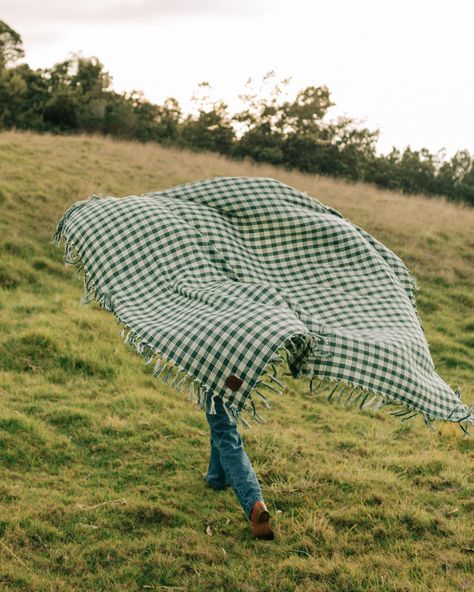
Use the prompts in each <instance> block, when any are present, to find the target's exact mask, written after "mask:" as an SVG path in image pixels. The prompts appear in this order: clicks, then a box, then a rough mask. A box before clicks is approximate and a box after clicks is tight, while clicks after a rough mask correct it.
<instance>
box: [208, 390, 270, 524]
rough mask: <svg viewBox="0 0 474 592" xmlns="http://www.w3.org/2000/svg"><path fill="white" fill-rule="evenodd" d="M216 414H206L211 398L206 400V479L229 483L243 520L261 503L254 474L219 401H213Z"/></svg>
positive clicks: (236, 431) (235, 426) (260, 495)
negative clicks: (208, 438)
mask: <svg viewBox="0 0 474 592" xmlns="http://www.w3.org/2000/svg"><path fill="white" fill-rule="evenodd" d="M215 408H216V413H215V414H212V413H210V412H209V409H210V397H208V398H207V401H206V418H207V421H208V423H209V427H210V429H211V442H212V444H211V460H210V463H209V471H210V473H209V472H208V475H209V478H210V477H211V476H212V478H213V479H215V478H216V477H218V479H217V480H218V482H219V479H220V480H221V481H220V482H221V483H222V482H225V480H226V481H227V483H230V484H231V485H232V488H233V490H234V492H235V494H236V496H237V499H238V500H239V503H240V505H241V506H242V508H243V510H244V512H245V515H246V517H247V518H248V517H249V514H250V510H251V509H252V506H253V505H254V503H255V502H256V501H263V497H262V492H261V490H260V485H259V483H258V480H257V475H256V474H255V471H254V470H253V467H252V465H251V463H250V460H249V457H248V456H247V453H246V452H245V450H244V447H243V442H242V438H241V436H240V434H239V431H238V429H237V423H236V422H235V421H231V420H230V418H229V417H228V415H227V413H226V412H225V410H224V406H223V403H222V399H221V398H220V397H216V398H215Z"/></svg>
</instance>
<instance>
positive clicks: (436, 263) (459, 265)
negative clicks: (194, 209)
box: [0, 132, 474, 592]
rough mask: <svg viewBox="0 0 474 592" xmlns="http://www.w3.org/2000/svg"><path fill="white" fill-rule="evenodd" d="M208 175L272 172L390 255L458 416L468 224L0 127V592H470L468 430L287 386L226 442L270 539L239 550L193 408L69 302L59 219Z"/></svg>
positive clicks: (123, 148) (242, 532) (108, 328)
mask: <svg viewBox="0 0 474 592" xmlns="http://www.w3.org/2000/svg"><path fill="white" fill-rule="evenodd" d="M214 175H262V176H269V177H273V178H277V179H279V180H281V181H283V182H285V183H288V184H289V185H292V186H294V187H296V188H298V189H300V190H303V191H306V192H307V193H308V194H309V195H313V196H314V197H317V198H318V199H319V200H321V201H322V202H323V203H325V204H327V205H330V206H332V207H335V208H336V209H338V210H339V211H340V212H341V213H343V214H344V216H346V217H347V218H348V219H350V220H351V221H353V222H354V223H356V224H359V225H360V226H362V227H363V228H364V229H366V230H367V231H368V232H370V233H371V234H373V235H374V236H375V237H376V238H378V239H379V240H381V241H382V242H384V243H385V244H386V245H387V246H389V247H390V248H391V249H392V250H394V251H395V252H396V253H397V254H398V255H400V256H401V257H402V258H403V259H404V261H405V262H406V263H407V265H408V266H409V268H410V269H411V271H412V272H413V273H414V274H415V276H416V277H417V280H418V284H419V286H420V292H419V293H418V305H419V314H420V316H421V318H422V320H423V324H424V327H425V332H426V335H427V338H428V342H429V344H430V349H431V352H432V355H433V359H434V362H435V366H436V368H437V371H438V372H439V374H440V375H441V376H442V377H443V378H444V379H445V380H446V382H448V384H450V385H452V386H456V385H459V386H460V388H461V391H462V394H463V400H464V401H465V402H466V403H470V404H473V403H474V386H473V384H474V381H473V378H474V362H473V355H472V354H473V348H474V312H473V308H474V306H473V305H474V298H473V293H474V237H473V234H472V229H473V228H474V210H469V209H464V208H461V207H455V206H453V205H451V204H448V203H446V202H445V201H444V200H441V199H440V200H438V199H428V198H425V197H422V196H420V197H407V196H401V195H396V194H393V193H389V192H381V191H377V190H375V189H374V188H372V187H368V186H365V185H363V184H358V185H347V184H344V183H342V182H336V181H333V180H330V179H323V178H318V177H314V176H309V175H302V174H300V173H289V172H285V171H283V170H280V169H277V168H274V167H271V166H267V165H265V166H258V165H253V164H249V163H237V162H231V161H227V160H225V159H224V158H222V157H218V156H215V155H210V154H193V153H189V152H181V151H179V150H170V149H164V148H162V147H160V146H156V145H140V144H135V143H125V142H118V141H111V140H108V139H105V138H91V137H86V136H78V137H51V136H47V135H46V136H37V135H34V134H30V133H21V134H20V133H13V132H11V133H10V132H9V133H3V134H0V208H1V217H0V257H1V259H0V329H1V331H0V389H1V395H2V407H1V410H0V590H34V591H37V590H45V591H46V590H48V591H49V590H58V591H59V590H61V591H63V590H70V591H75V590H84V591H85V590H88V591H90V590H94V591H96V590H114V591H116V590H123V591H127V592H128V591H132V590H146V589H149V590H166V589H177V590H192V591H204V590H216V591H217V590H227V591H230V590H232V591H234V590H236V591H242V592H251V591H269V592H270V591H274V590H275V591H281V592H283V591H285V592H286V591H289V590H301V591H303V590H304V591H307V590H318V591H347V592H349V591H350V592H355V591H367V590H377V591H387V592H388V591H397V592H401V591H407V592H408V591H412V590H415V591H418V590H419V591H422V590H423V591H426V590H430V591H439V592H441V591H443V592H444V591H446V590H468V589H469V588H470V587H471V586H472V584H473V579H472V568H473V562H472V558H473V553H472V549H473V547H474V528H473V524H472V511H473V509H474V506H473V501H472V500H473V492H474V488H473V483H472V466H473V457H474V454H473V452H474V446H473V440H472V436H471V437H469V438H465V437H461V432H460V430H459V429H458V428H457V426H454V425H450V424H441V425H440V424H438V425H437V426H436V427H437V429H438V430H439V432H438V433H432V432H429V431H428V430H427V429H426V428H425V427H424V425H423V423H422V421H421V420H420V419H419V418H416V419H415V420H411V421H410V422H406V423H401V422H400V421H399V420H398V419H396V418H393V417H391V416H389V415H387V414H384V413H383V412H380V413H379V414H377V415H376V416H375V417H369V412H357V411H345V410H343V409H338V408H337V407H335V406H333V405H331V404H329V403H327V402H326V401H325V400H324V399H320V398H317V396H310V395H309V394H308V393H307V385H306V383H304V382H300V381H297V380H293V379H291V378H290V377H285V383H286V384H287V385H288V388H287V390H286V392H285V393H284V395H275V396H273V397H272V401H273V403H274V407H273V409H271V410H269V411H266V412H265V413H264V416H265V417H266V418H267V420H268V423H267V424H263V425H252V427H251V429H250V430H249V431H244V432H243V433H242V436H243V438H244V441H245V444H246V448H247V452H248V454H249V456H250V458H251V459H252V461H253V463H254V467H255V469H256V471H257V474H258V475H259V478H260V481H261V485H262V489H263V493H264V496H265V499H266V501H267V505H268V506H269V507H270V508H271V510H272V513H273V515H274V525H275V529H276V532H277V537H278V541H275V542H274V543H264V542H254V541H252V540H251V538H250V529H249V525H248V524H247V523H246V522H245V520H244V517H243V513H242V511H241V509H240V506H239V505H238V503H237V500H236V499H235V498H234V495H233V493H232V491H226V492H214V491H211V490H208V489H206V488H205V487H204V485H203V479H202V474H203V473H204V472H205V470H206V468H207V462H208V453H209V441H208V428H207V423H206V420H205V417H204V414H203V412H202V411H199V410H197V409H196V408H195V406H194V405H193V404H190V403H189V402H188V401H187V400H186V396H185V395H182V396H181V397H179V396H178V395H177V394H175V393H174V391H172V390H170V389H168V388H167V387H166V386H163V385H161V384H160V383H159V381H158V380H156V379H154V378H153V377H152V376H151V370H150V368H149V367H146V366H145V365H144V364H143V361H142V359H141V358H139V357H138V356H137V355H136V354H134V353H133V352H131V351H130V350H129V349H127V348H126V347H125V346H124V345H123V343H121V340H120V338H119V335H118V328H117V325H116V323H115V321H114V318H113V316H112V315H111V314H110V313H107V312H106V311H104V310H101V309H100V307H99V306H98V305H97V304H96V303H91V304H89V305H87V306H82V305H80V303H79V299H80V297H81V295H82V286H81V284H80V283H79V282H78V280H77V279H75V278H74V274H73V271H72V270H71V269H70V268H66V267H65V266H64V265H63V262H62V252H61V250H59V249H57V248H55V247H54V246H52V245H51V244H50V243H49V241H50V238H51V236H52V232H53V231H54V227H55V225H56V222H57V220H58V218H59V216H60V215H61V213H62V212H63V211H64V210H65V209H66V208H67V207H68V206H69V205H71V204H72V203H73V202H74V201H76V200H78V199H84V198H85V197H86V196H88V195H90V194H91V193H109V194H112V195H129V194H136V193H143V192H146V191H154V190H158V189H161V188H165V187H169V186H172V185H176V184H178V183H183V182H186V181H191V180H197V179H201V178H205V177H210V176H214ZM209 524H210V525H211V530H209V529H208V532H206V527H207V526H208V525H209ZM208 533H211V534H208Z"/></svg>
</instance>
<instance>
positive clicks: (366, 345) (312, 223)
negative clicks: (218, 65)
mask: <svg viewBox="0 0 474 592" xmlns="http://www.w3.org/2000/svg"><path fill="white" fill-rule="evenodd" d="M61 239H64V249H65V254H64V260H65V262H66V263H67V264H71V265H75V266H76V267H77V272H76V276H77V277H79V272H80V271H81V270H82V272H83V280H84V290H85V295H84V297H83V299H82V302H83V303H86V302H89V301H91V300H93V299H95V300H97V301H98V302H99V303H100V305H101V306H102V307H103V308H105V309H106V310H109V311H112V312H113V313H114V315H115V317H116V320H117V322H118V323H121V324H122V336H124V341H125V342H126V343H128V344H130V345H131V346H132V347H134V348H135V349H136V351H137V352H138V353H139V354H140V355H142V356H143V357H144V358H145V359H146V362H147V363H148V364H153V374H154V375H155V376H157V377H160V379H161V380H162V381H163V383H165V384H168V385H170V386H171V387H174V388H175V389H176V391H178V392H179V391H182V390H183V389H189V393H190V398H191V399H195V400H196V401H197V403H198V406H199V407H200V408H202V407H203V406H204V403H205V400H206V398H207V397H211V401H210V404H211V412H214V405H213V403H215V397H222V400H223V403H224V408H225V409H226V411H227V413H228V414H229V417H233V418H235V419H236V420H239V421H240V420H241V421H242V422H243V423H244V424H245V425H246V426H248V425H249V424H248V422H247V421H245V419H244V418H243V417H242V413H241V412H242V411H246V412H248V413H249V417H251V418H252V419H255V420H257V421H262V420H264V418H262V416H261V415H260V413H259V412H258V411H257V407H256V404H255V403H256V401H259V402H263V404H264V405H266V406H267V407H268V406H270V405H271V403H270V401H269V400H268V397H267V396H266V395H268V393H269V392H271V391H276V392H279V393H281V392H283V389H284V388H285V384H284V383H282V382H281V380H280V379H279V378H281V376H280V377H279V375H278V370H277V367H278V365H279V364H280V363H281V362H284V361H285V362H286V363H287V365H288V369H289V371H290V372H289V373H287V374H289V375H292V376H293V377H294V378H298V377H303V376H306V377H309V378H310V381H309V386H310V389H311V391H312V392H313V391H315V392H317V391H319V392H326V393H327V398H328V399H329V400H332V401H338V402H339V403H341V404H343V405H344V406H346V407H351V406H357V407H358V408H361V409H366V408H370V409H378V408H380V407H382V406H385V405H394V406H395V411H394V412H393V413H394V415H399V416H400V417H401V418H402V420H405V419H409V418H411V417H413V416H415V415H418V414H422V416H423V418H424V420H425V422H426V424H427V425H428V426H431V423H432V422H433V421H434V420H435V419H443V420H450V421H453V422H458V423H459V425H460V426H461V427H462V428H463V430H464V431H467V429H466V428H467V426H468V424H472V423H474V415H473V409H472V408H468V407H466V405H464V404H463V403H462V402H461V398H460V390H459V388H456V389H455V390H453V389H452V388H451V387H450V386H448V384H446V383H445V382H444V381H443V380H442V378H441V377H440V376H439V375H438V374H437V372H436V371H435V367H434V364H433V361H432V358H431V355H430V352H429V348H428V343H427V341H426V338H425V335H424V330H423V326H422V324H421V321H420V318H419V316H418V313H417V311H416V291H417V290H418V289H419V288H418V286H417V284H416V280H415V278H414V276H413V275H412V273H411V272H410V271H409V270H408V269H407V267H406V266H405V264H404V263H403V261H402V260H401V259H400V258H399V257H398V256H397V255H396V254H394V253H393V252H392V251H391V250H390V249H388V248H387V247H386V246H384V245H383V244H382V243H380V242H379V241H377V240H376V239H375V238H374V237H372V236H371V235H370V234H368V233H367V232H365V231H364V230H363V229H362V228H360V227H359V226H356V225H355V224H353V223H351V222H350V221H348V220H347V219H345V218H344V216H343V215H342V214H341V213H340V212H338V211H337V210H335V209H334V208H331V207H328V206H325V205H323V204H322V203H321V202H320V201H318V200H317V199H315V198H312V197H309V196H308V195H307V194H306V193H303V192H301V191H298V190H296V189H294V188H292V187H290V186H288V185H286V184H284V183H281V182H279V181H277V180H275V179H271V178H265V177H214V178H210V179H205V180H202V181H197V182H191V183H185V184H181V185H178V186H176V187H172V188H170V189H166V190H163V191H157V192H151V193H144V194H141V195H130V196H127V197H120V198H119V197H113V196H98V195H92V196H90V197H89V198H88V199H86V200H84V201H79V202H76V203H74V204H73V205H72V206H71V207H70V208H69V209H68V210H66V212H65V213H64V214H63V216H62V217H61V219H60V221H59V222H58V225H57V228H56V231H55V234H54V237H53V240H52V242H53V243H54V244H56V245H59V244H60V241H61ZM313 387H314V388H313ZM264 389H266V390H265V391H264Z"/></svg>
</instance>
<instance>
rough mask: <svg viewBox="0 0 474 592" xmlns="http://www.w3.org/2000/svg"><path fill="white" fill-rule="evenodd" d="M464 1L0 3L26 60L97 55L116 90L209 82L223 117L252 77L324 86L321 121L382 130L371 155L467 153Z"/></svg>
mask: <svg viewBox="0 0 474 592" xmlns="http://www.w3.org/2000/svg"><path fill="white" fill-rule="evenodd" d="M473 6H474V4H473V3H472V1H471V0H446V1H445V0H442V1H441V0H396V1H393V0H324V1H320V0H80V2H71V1H69V2H68V1H67V0H1V2H0V19H1V20H4V21H5V22H7V23H8V24H9V25H10V26H11V27H12V28H13V29H15V30H16V31H17V32H19V33H20V34H21V36H22V38H23V42H24V47H25V51H26V61H27V62H28V63H29V64H30V66H31V67H33V68H39V67H50V66H52V65H53V64H55V63H57V62H59V61H63V60H65V59H66V58H67V57H69V55H70V52H81V53H82V55H84V56H85V57H88V56H96V57H98V58H99V59H100V60H101V62H102V63H103V64H104V67H105V69H106V70H107V71H108V72H109V73H110V74H111V75H112V77H113V87H114V89H115V90H116V91H118V92H121V91H123V90H127V91H129V90H132V89H136V90H142V91H143V92H144V94H145V96H146V97H147V98H148V99H149V100H151V101H153V102H158V103H161V102H163V101H164V100H165V98H166V97H170V96H171V97H175V98H176V99H178V101H179V102H180V105H181V106H182V108H183V110H184V111H186V112H189V111H191V110H192V109H193V103H192V102H191V96H192V95H193V93H194V92H195V91H196V90H197V88H198V84H199V83H200V82H202V81H208V82H209V83H210V84H211V86H212V95H211V96H212V98H214V99H223V100H225V101H226V102H227V104H228V105H229V108H230V110H231V112H234V111H235V110H236V109H237V108H239V107H240V106H241V104H240V103H239V102H238V99H237V97H238V95H239V94H240V93H242V92H243V91H244V90H245V83H246V81H247V80H248V78H249V77H250V78H251V79H252V82H253V83H255V85H257V87H258V85H259V84H260V83H261V80H262V77H263V76H264V74H265V73H267V72H269V71H271V70H273V71H274V72H275V73H276V75H275V77H274V78H273V79H272V80H273V81H274V82H277V81H280V80H283V79H285V78H290V79H291V83H290V86H289V87H286V88H287V90H288V98H291V99H292V98H294V96H295V94H296V92H297V91H298V90H301V89H303V88H305V87H306V86H309V85H314V86H319V85H327V86H328V87H329V90H330V91H331V96H332V100H333V102H335V103H336V106H335V107H332V108H331V109H330V110H329V112H328V117H329V118H331V119H332V118H336V117H337V116H338V115H347V116H350V117H354V118H356V119H357V120H359V121H360V122H361V124H362V125H364V126H366V127H369V128H370V129H375V128H379V129H380V130H381V135H380V140H379V143H378V150H379V152H383V153H386V152H388V151H389V150H390V149H391V147H392V146H397V147H398V148H401V149H403V148H404V147H405V146H407V145H410V146H411V147H412V148H414V149H419V148H421V147H427V148H429V149H430V150H431V151H432V152H437V151H438V150H441V149H443V148H444V149H445V150H446V154H447V155H448V156H451V155H452V154H454V152H455V151H456V150H458V149H463V148H467V149H468V150H469V151H470V152H471V153H472V154H474V113H473V107H474V67H473V56H474V35H473V33H472V27H473V23H474V7H473Z"/></svg>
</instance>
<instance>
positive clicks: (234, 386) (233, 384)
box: [225, 374, 244, 391]
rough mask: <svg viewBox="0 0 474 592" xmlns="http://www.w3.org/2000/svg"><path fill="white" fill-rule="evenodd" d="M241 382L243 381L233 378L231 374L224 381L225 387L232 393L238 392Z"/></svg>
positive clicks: (236, 377)
mask: <svg viewBox="0 0 474 592" xmlns="http://www.w3.org/2000/svg"><path fill="white" fill-rule="evenodd" d="M243 382H244V381H243V380H242V379H241V378H239V377H238V376H234V375H233V374H230V375H229V376H228V377H227V378H226V379H225V385H226V386H228V387H229V388H230V389H231V390H233V391H238V390H239V388H240V387H241V386H242V384H243Z"/></svg>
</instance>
